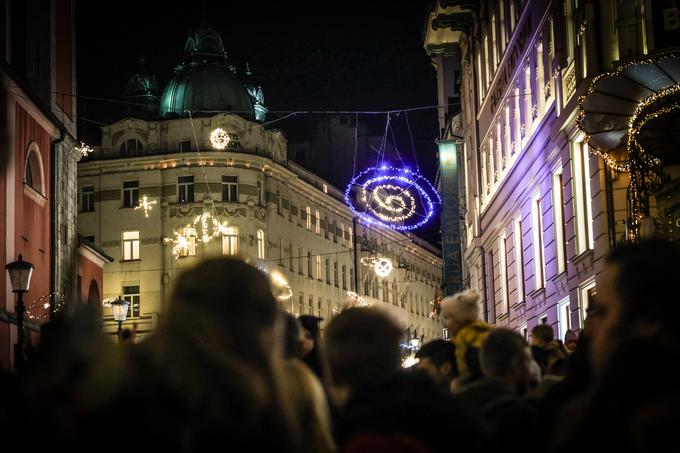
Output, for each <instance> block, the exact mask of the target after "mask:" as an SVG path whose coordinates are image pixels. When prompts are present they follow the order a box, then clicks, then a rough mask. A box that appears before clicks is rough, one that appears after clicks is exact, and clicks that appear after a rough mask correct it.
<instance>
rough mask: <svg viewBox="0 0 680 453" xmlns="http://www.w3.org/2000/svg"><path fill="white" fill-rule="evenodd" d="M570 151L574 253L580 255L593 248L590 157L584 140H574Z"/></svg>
mask: <svg viewBox="0 0 680 453" xmlns="http://www.w3.org/2000/svg"><path fill="white" fill-rule="evenodd" d="M571 151H572V155H571V162H572V181H573V185H574V197H573V200H574V217H576V218H575V222H574V229H575V230H576V231H575V233H576V254H577V255H580V254H581V253H583V252H585V251H586V250H588V249H593V248H595V240H594V239H593V208H592V203H591V199H590V165H589V161H590V157H589V156H588V145H587V144H586V143H585V142H574V143H573V144H572V149H571Z"/></svg>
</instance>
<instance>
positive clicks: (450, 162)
mask: <svg viewBox="0 0 680 453" xmlns="http://www.w3.org/2000/svg"><path fill="white" fill-rule="evenodd" d="M439 178H440V179H439V181H440V184H441V195H442V209H441V219H442V220H441V222H442V225H441V226H442V257H443V259H444V295H445V296H450V295H452V294H455V293H457V292H459V291H462V290H463V269H462V256H461V255H462V252H461V247H460V206H459V204H458V203H459V202H458V145H457V144H456V142H454V141H452V140H441V141H440V142H439Z"/></svg>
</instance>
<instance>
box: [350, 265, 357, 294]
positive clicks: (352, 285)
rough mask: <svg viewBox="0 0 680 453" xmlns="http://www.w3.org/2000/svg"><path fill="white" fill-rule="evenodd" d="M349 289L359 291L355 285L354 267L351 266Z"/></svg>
mask: <svg viewBox="0 0 680 453" xmlns="http://www.w3.org/2000/svg"><path fill="white" fill-rule="evenodd" d="M349 289H350V290H351V291H358V290H357V289H356V288H355V287H354V269H352V268H351V267H350V268H349Z"/></svg>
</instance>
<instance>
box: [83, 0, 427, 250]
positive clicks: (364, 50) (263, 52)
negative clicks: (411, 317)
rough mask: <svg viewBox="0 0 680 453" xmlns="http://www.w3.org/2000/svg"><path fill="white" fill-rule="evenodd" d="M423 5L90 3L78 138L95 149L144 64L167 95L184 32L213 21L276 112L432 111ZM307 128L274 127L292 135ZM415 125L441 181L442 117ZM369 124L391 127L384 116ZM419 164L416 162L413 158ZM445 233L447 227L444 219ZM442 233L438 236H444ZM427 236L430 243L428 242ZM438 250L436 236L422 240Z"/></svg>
mask: <svg viewBox="0 0 680 453" xmlns="http://www.w3.org/2000/svg"><path fill="white" fill-rule="evenodd" d="M429 3H431V0H430V1H426V0H408V1H394V0H393V1H384V0H381V1H343V2H326V3H325V4H321V3H320V2H313V3H308V2H298V1H295V2H264V1H259V2H243V3H241V4H237V3H236V2H228V1H221V2H211V1H200V0H194V1H191V2H185V3H182V4H180V5H181V6H177V5H176V4H171V3H170V2H167V1H166V2H159V1H140V0H137V1H130V0H122V1H116V2H93V1H85V0H81V1H79V2H78V3H77V10H76V14H77V17H76V23H77V29H76V46H77V65H78V69H77V71H78V72H77V77H78V79H77V84H78V95H79V112H78V113H79V116H80V117H81V120H80V124H79V134H80V135H81V136H83V137H86V138H87V139H88V140H92V141H95V142H96V141H97V140H98V139H97V138H96V137H97V131H98V126H97V124H96V121H102V122H107V121H110V120H111V118H115V114H113V112H114V111H115V109H116V108H117V107H118V105H117V104H115V103H113V102H110V101H100V100H94V99H91V98H104V99H117V98H118V97H119V96H120V94H121V92H122V89H123V86H124V83H125V81H126V80H127V78H128V77H129V76H130V74H131V73H132V71H134V69H135V68H136V64H137V60H138V59H139V56H140V54H142V53H143V54H144V57H145V59H146V62H147V66H148V69H149V70H150V71H151V72H152V73H154V74H155V75H156V76H157V77H158V80H159V83H160V86H161V91H162V89H163V88H164V87H165V85H166V84H167V82H168V81H169V80H170V79H171V78H172V75H173V72H172V70H173V68H174V66H175V65H176V64H177V63H179V61H180V59H181V57H182V55H183V49H184V42H185V40H186V36H187V31H188V30H189V29H190V28H194V27H196V26H197V25H198V24H200V23H201V21H202V20H203V19H204V18H205V20H206V22H207V24H208V25H209V26H211V27H212V28H214V29H216V30H218V31H219V32H220V33H221V34H222V41H223V43H224V46H225V48H226V51H227V55H228V57H229V60H230V63H231V64H234V65H236V66H237V68H238V70H239V75H241V74H242V68H243V67H244V66H245V62H246V61H247V62H249V63H250V66H251V69H252V70H253V73H254V75H255V76H256V78H257V79H258V81H259V82H260V84H261V86H262V89H263V91H264V95H265V104H266V105H267V107H268V108H269V110H270V114H269V115H268V117H267V120H269V121H271V120H273V119H276V118H279V117H281V116H283V113H277V111H280V112H283V111H301V110H311V109H313V110H351V111H357V110H361V111H366V110H371V111H373V110H396V109H402V108H411V107H422V106H434V105H436V103H437V98H436V82H435V81H436V79H435V72H434V68H433V67H432V66H431V64H430V60H429V57H428V56H427V55H426V54H425V52H424V50H423V47H422V33H423V26H424V24H425V18H426V15H427V12H428V4H429ZM297 118H298V117H293V118H290V119H286V120H283V121H280V122H278V123H276V127H277V128H279V129H281V130H283V131H284V133H285V130H286V125H287V124H288V125H289V127H292V126H291V125H290V124H291V123H290V122H294V121H296V120H297ZM408 119H409V122H410V125H411V130H412V133H413V137H414V142H415V149H416V153H417V155H418V163H419V165H420V168H421V171H422V173H423V174H424V175H425V176H426V177H428V178H430V179H431V180H433V179H434V175H435V168H436V167H435V163H436V162H435V152H436V146H435V143H434V140H435V139H436V138H437V129H438V126H437V116H436V110H435V109H429V110H424V111H418V112H410V113H409V114H408ZM404 120H405V118H404V115H403V114H402V115H400V116H399V117H395V118H394V122H393V125H394V127H393V130H394V133H395V141H396V142H397V143H396V145H397V148H398V149H399V150H400V151H401V152H402V154H404V155H408V156H412V155H413V153H412V145H411V142H410V137H409V134H408V131H407V129H406V123H405V121H404ZM360 121H367V122H372V123H373V124H374V125H375V126H376V127H377V128H378V129H381V128H382V127H384V123H385V115H365V116H364V115H362V116H361V117H360ZM410 160H413V158H412V157H410ZM437 222H438V220H437ZM435 231H436V229H435ZM423 233H424V234H423ZM421 234H423V236H428V237H426V238H427V239H429V240H432V239H433V238H432V237H431V236H432V231H431V229H428V230H427V231H425V232H422V233H421Z"/></svg>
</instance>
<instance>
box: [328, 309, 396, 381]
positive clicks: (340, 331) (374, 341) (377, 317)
mask: <svg viewBox="0 0 680 453" xmlns="http://www.w3.org/2000/svg"><path fill="white" fill-rule="evenodd" d="M402 335H403V329H401V328H400V326H399V325H398V324H397V323H396V322H395V321H394V320H393V319H392V318H391V317H390V316H389V315H388V314H387V313H385V312H383V311H381V310H378V309H375V308H364V307H355V308H350V309H348V310H345V311H343V312H342V313H340V314H339V315H338V316H336V317H335V318H333V319H332V320H331V322H330V323H329V325H328V328H327V329H326V335H325V346H326V355H327V358H328V364H329V366H330V370H331V374H332V379H333V380H335V381H339V382H343V383H345V384H347V385H349V386H350V387H354V388H356V387H360V386H362V385H365V384H369V383H371V382H374V381H377V380H379V379H383V378H386V377H388V376H390V375H392V374H394V373H396V372H397V371H398V370H399V369H400V368H401V351H400V348H399V341H400V339H401V337H402Z"/></svg>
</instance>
